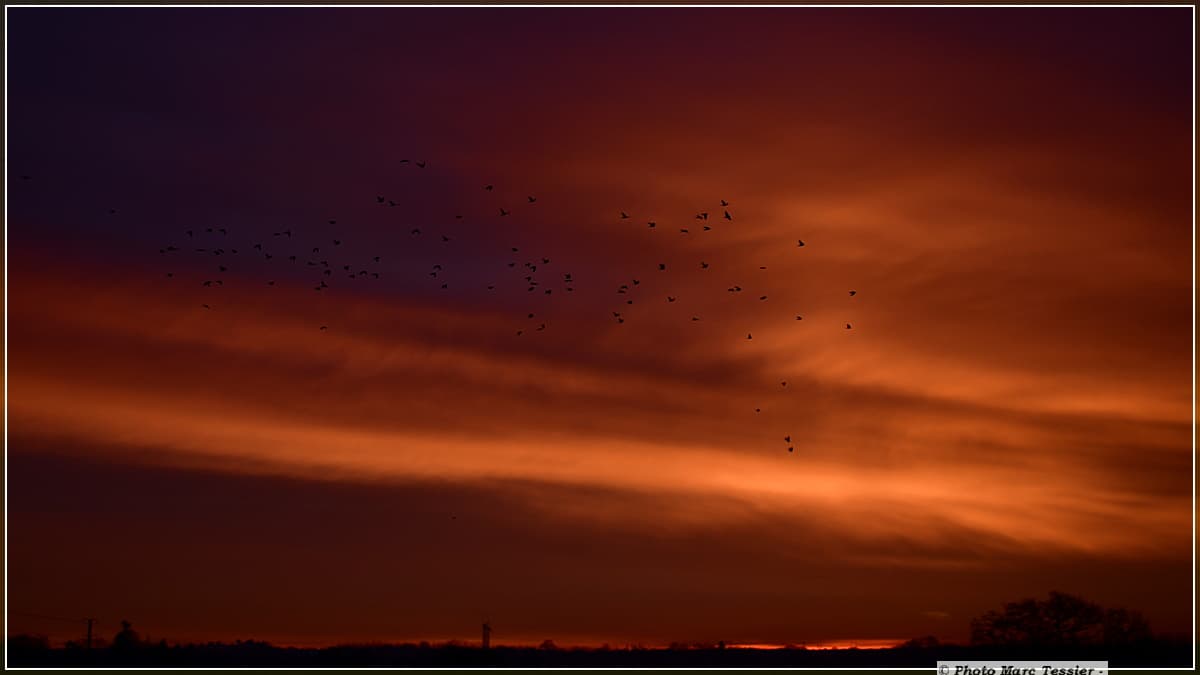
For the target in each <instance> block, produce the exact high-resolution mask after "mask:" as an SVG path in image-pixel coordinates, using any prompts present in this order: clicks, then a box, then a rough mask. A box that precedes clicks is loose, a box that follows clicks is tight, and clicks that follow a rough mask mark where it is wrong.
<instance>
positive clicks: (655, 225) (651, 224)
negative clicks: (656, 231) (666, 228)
mask: <svg viewBox="0 0 1200 675" xmlns="http://www.w3.org/2000/svg"><path fill="white" fill-rule="evenodd" d="M646 224H647V225H649V226H650V227H651V228H652V229H653V228H655V227H658V223H656V222H654V221H653V220H651V221H650V222H648V223H646Z"/></svg>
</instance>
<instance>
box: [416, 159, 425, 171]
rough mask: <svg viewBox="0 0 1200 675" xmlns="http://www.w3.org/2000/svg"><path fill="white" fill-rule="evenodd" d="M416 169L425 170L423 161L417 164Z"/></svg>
mask: <svg viewBox="0 0 1200 675" xmlns="http://www.w3.org/2000/svg"><path fill="white" fill-rule="evenodd" d="M417 167H418V168H421V169H424V168H425V160H421V161H419V162H417Z"/></svg>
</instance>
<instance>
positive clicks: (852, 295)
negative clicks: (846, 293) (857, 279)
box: [850, 291, 858, 298]
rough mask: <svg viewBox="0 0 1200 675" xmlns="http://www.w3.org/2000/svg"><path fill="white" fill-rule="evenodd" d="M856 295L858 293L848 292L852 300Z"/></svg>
mask: <svg viewBox="0 0 1200 675" xmlns="http://www.w3.org/2000/svg"><path fill="white" fill-rule="evenodd" d="M856 295H858V291H850V297H852V298H853V297H854V296H856Z"/></svg>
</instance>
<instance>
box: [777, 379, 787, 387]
mask: <svg viewBox="0 0 1200 675" xmlns="http://www.w3.org/2000/svg"><path fill="white" fill-rule="evenodd" d="M779 384H781V385H783V386H785V387H786V386H787V380H784V381H783V382H780V383H779Z"/></svg>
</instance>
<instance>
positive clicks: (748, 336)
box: [746, 333, 754, 340]
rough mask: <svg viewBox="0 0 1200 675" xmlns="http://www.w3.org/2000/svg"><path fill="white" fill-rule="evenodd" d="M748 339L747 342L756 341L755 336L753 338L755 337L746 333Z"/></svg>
mask: <svg viewBox="0 0 1200 675" xmlns="http://www.w3.org/2000/svg"><path fill="white" fill-rule="evenodd" d="M746 339H747V340H753V339H754V336H753V335H751V334H750V333H746Z"/></svg>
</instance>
